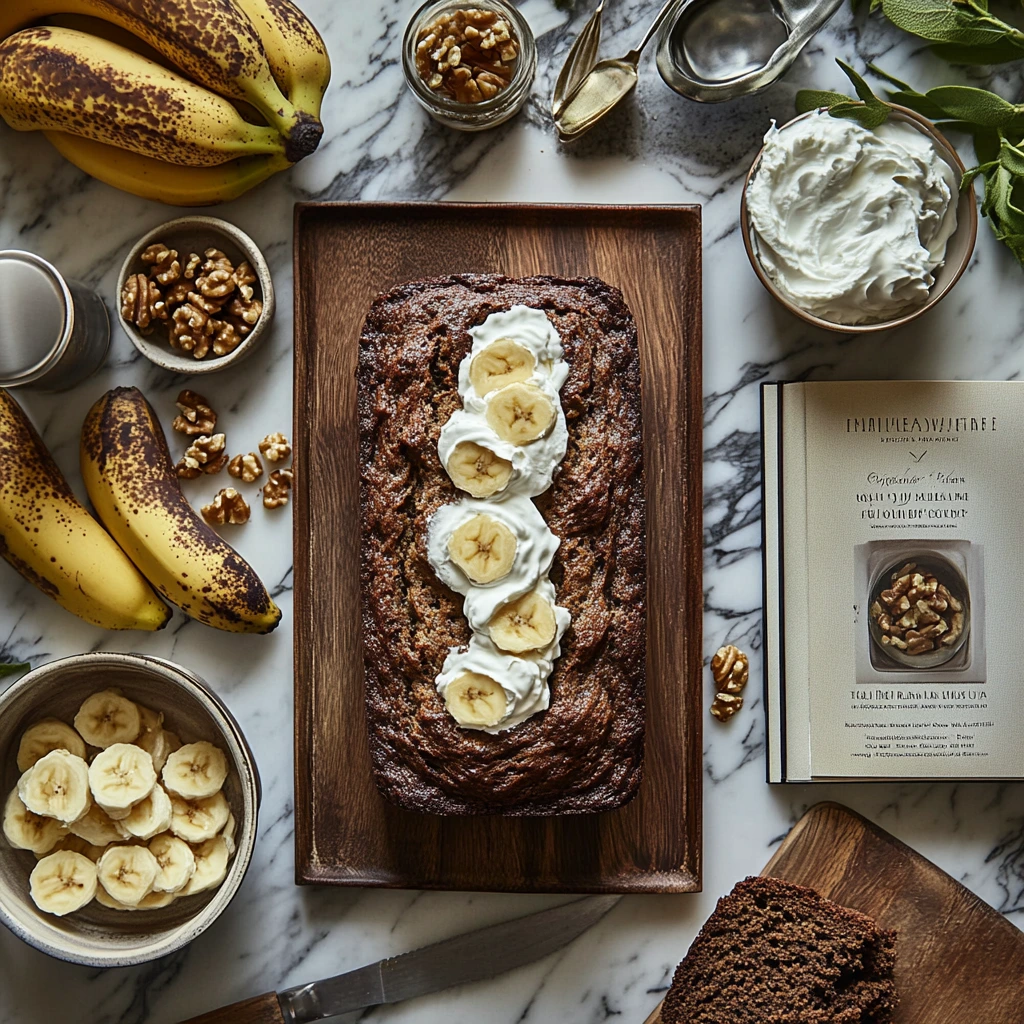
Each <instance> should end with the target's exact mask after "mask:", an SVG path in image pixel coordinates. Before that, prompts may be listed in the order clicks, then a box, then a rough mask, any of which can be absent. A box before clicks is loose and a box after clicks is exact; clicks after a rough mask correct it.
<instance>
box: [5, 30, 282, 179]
mask: <svg viewBox="0 0 1024 1024" xmlns="http://www.w3.org/2000/svg"><path fill="white" fill-rule="evenodd" d="M0 115H2V116H3V118H4V120H5V121H6V122H7V123H8V124H9V125H10V126H11V127H12V128H14V129H16V130H18V131H33V130H36V129H41V128H42V129H51V130H56V131H65V132H69V133H70V134H72V135H81V136H84V137H85V138H89V139H93V140H94V141H96V142H104V143H108V144H110V145H113V146H118V147H120V148H122V149H127V150H129V151H131V152H133V153H139V154H142V155H144V156H151V157H154V158H156V159H159V160H164V161H166V162H167V163H172V164H183V165H185V166H190V167H209V166H213V165H215V164H221V163H226V162H227V161H228V160H233V159H235V158H236V157H239V156H256V155H259V154H278V155H282V156H283V153H284V140H283V139H282V138H281V136H280V135H279V134H278V133H277V131H275V130H274V129H273V128H269V127H266V126H259V125H254V124H250V123H249V122H248V121H246V120H245V119H244V118H243V117H242V116H241V114H239V113H238V111H237V110H236V109H235V108H234V107H233V106H232V105H231V104H230V103H229V102H228V101H227V100H226V99H224V98H223V97H221V96H217V95H216V94H215V93H212V92H210V91H209V90H208V89H204V88H203V87H202V86H199V85H196V84H195V83H194V82H190V81H189V80H188V79H186V78H182V77H181V75H177V74H175V73H174V72H173V71H168V70H167V69H166V68H164V67H161V66H160V65H159V64H155V63H154V62H153V61H151V60H147V59H146V58H145V57H142V56H140V55H139V54H137V53H134V52H133V51H131V50H128V49H126V48H125V47H123V46H118V45H117V44H116V43H111V42H109V41H108V40H106V39H101V38H100V37H99V36H94V35H90V34H89V33H87V32H78V31H76V30H75V29H69V28H61V27H59V26H39V27H37V28H26V29H22V30H21V31H20V32H15V33H14V35H13V36H10V37H9V38H7V39H5V40H3V41H2V42H0Z"/></svg>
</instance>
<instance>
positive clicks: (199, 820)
mask: <svg viewBox="0 0 1024 1024" xmlns="http://www.w3.org/2000/svg"><path fill="white" fill-rule="evenodd" d="M230 816H231V807H230V806H229V805H228V801H227V797H225V796H224V794H223V793H214V794H213V796H208V797H205V798H204V799H202V800H184V799H183V798H182V797H180V796H177V795H175V796H172V797H171V824H170V829H171V831H172V832H173V833H174V834H175V835H176V836H178V838H179V839H184V840H185V842H187V843H203V842H206V840H207V839H212V838H213V837H214V836H215V835H216V834H217V833H218V832H219V831H220V830H221V829H222V828H223V827H224V826H225V825H226V824H227V822H228V818H229V817H230Z"/></svg>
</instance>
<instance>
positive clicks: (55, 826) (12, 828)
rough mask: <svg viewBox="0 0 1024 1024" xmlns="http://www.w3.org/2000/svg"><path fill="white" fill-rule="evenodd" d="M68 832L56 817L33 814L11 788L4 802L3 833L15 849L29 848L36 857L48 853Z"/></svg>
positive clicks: (15, 790)
mask: <svg viewBox="0 0 1024 1024" xmlns="http://www.w3.org/2000/svg"><path fill="white" fill-rule="evenodd" d="M67 834H68V830H67V828H66V827H65V826H64V825H63V824H62V823H61V822H59V821H57V819H56V818H44V817H43V816H42V815H41V814H33V813H32V812H31V811H30V810H29V809H28V808H27V807H26V806H25V805H24V804H23V803H22V802H21V797H19V796H18V791H17V789H12V790H11V792H10V795H9V796H8V797H7V803H6V804H4V835H5V836H6V837H7V842H9V843H10V844H11V846H13V847H14V848H15V849H16V850H31V851H32V852H33V853H34V854H35V855H36V856H37V857H42V856H45V855H46V854H48V853H49V852H50V851H51V850H52V849H53V848H54V847H55V846H56V845H57V844H58V843H59V842H61V841H62V840H63V839H64V837H65V836H66V835H67Z"/></svg>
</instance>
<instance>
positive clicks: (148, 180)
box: [43, 132, 291, 206]
mask: <svg viewBox="0 0 1024 1024" xmlns="http://www.w3.org/2000/svg"><path fill="white" fill-rule="evenodd" d="M43 134H44V135H45V136H46V137H47V138H48V139H49V140H50V142H51V143H53V145H54V147H55V148H56V150H57V152H58V153H60V155H61V156H62V157H64V159H65V160H69V161H71V163H73V164H74V165H75V166H76V167H77V168H79V169H80V170H83V171H85V173H86V174H91V175H92V176H93V177H94V178H97V179H98V180H99V181H102V182H105V183H106V184H107V185H112V186H113V187H114V188H119V189H121V190H122V191H124V192H130V193H131V194H132V195H135V196H142V198H143V199H153V200H155V201H156V202H158V203H167V204H169V205H170V206H212V205H213V204H214V203H226V202H228V201H229V200H231V199H237V198H238V197H239V196H240V195H242V194H243V193H245V192H248V191H249V189H251V188H253V187H254V186H256V185H258V184H259V183H260V182H261V181H266V180H267V178H269V177H271V176H272V175H274V174H276V173H277V172H278V171H282V170H284V169H285V168H287V167H291V164H290V163H288V161H287V160H286V159H285V157H284V156H282V155H281V154H279V153H274V154H270V155H264V156H243V157H238V158H237V159H236V160H229V161H228V162H227V163H225V164H217V165H216V166H215V167H181V166H179V165H178V164H169V163H167V162H166V161H165V160H154V159H153V157H151V156H142V155H141V154H140V153H130V152H129V151H128V150H126V149H118V148H117V147H116V146H108V145H106V144H104V143H102V142H94V141H93V140H92V139H83V138H80V137H79V136H77V135H68V134H67V133H66V132H44V133H43Z"/></svg>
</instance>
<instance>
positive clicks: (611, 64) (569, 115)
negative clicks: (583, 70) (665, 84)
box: [555, 0, 676, 142]
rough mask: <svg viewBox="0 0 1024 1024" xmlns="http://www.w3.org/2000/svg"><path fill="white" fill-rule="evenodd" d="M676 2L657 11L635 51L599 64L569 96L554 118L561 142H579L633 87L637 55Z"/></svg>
mask: <svg viewBox="0 0 1024 1024" xmlns="http://www.w3.org/2000/svg"><path fill="white" fill-rule="evenodd" d="M675 3H676V0H668V2H667V3H666V4H665V6H664V7H662V9H661V10H660V11H658V16H657V17H656V18H655V19H654V23H653V24H652V25H651V27H650V28H649V29H648V30H647V33H646V35H645V36H644V37H643V39H642V40H641V42H640V45H639V46H638V47H636V49H634V50H630V51H629V53H627V54H626V55H625V56H624V57H621V58H619V59H615V58H610V59H608V60H602V61H599V62H598V63H597V64H595V65H594V66H593V68H591V70H590V73H589V74H588V75H587V76H586V78H584V79H583V80H582V81H581V82H580V84H579V85H578V86H577V87H576V91H575V92H573V93H571V94H570V96H569V99H568V101H567V102H566V103H565V104H564V106H562V108H561V110H560V112H559V113H558V114H556V115H555V125H556V127H557V128H558V137H559V138H560V139H561V140H562V141H563V142H568V141H569V140H570V139H578V138H579V137H580V136H581V135H582V134H583V133H584V132H585V131H587V130H588V129H590V128H593V126H594V125H595V124H597V122H598V121H600V120H601V118H602V117H604V115H605V114H607V113H608V111H609V110H611V109H612V108H613V107H614V106H615V105H616V104H618V103H619V101H620V100H622V99H624V98H625V97H626V96H628V95H629V94H630V93H631V92H632V91H633V89H635V88H636V83H637V79H638V78H639V74H638V73H637V67H638V65H639V64H640V54H641V52H642V51H643V48H644V47H645V46H646V45H647V44H648V43H649V42H650V41H651V37H652V36H653V35H654V33H655V32H657V30H658V28H659V27H660V25H661V23H662V22H663V21H664V20H665V18H666V16H667V15H668V13H669V12H670V11H671V10H672V8H673V7H674V6H675Z"/></svg>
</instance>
